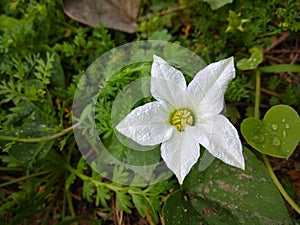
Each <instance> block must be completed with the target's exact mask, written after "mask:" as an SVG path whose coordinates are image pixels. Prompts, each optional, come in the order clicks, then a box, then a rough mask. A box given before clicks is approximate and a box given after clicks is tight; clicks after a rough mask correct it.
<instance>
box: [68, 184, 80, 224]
mask: <svg viewBox="0 0 300 225" xmlns="http://www.w3.org/2000/svg"><path fill="white" fill-rule="evenodd" d="M66 195H67V201H68V205H69V209H70V213H71V216H72V217H73V218H75V217H76V214H75V210H74V207H73V202H72V197H71V195H70V192H69V191H68V190H66ZM74 224H75V225H77V224H78V223H77V222H75V223H74Z"/></svg>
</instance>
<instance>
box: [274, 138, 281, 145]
mask: <svg viewBox="0 0 300 225" xmlns="http://www.w3.org/2000/svg"><path fill="white" fill-rule="evenodd" d="M272 145H274V146H279V145H280V140H279V138H278V137H273V139H272Z"/></svg>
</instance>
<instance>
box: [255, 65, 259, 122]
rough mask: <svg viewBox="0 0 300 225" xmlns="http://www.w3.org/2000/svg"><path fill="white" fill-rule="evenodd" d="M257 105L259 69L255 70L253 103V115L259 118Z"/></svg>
mask: <svg viewBox="0 0 300 225" xmlns="http://www.w3.org/2000/svg"><path fill="white" fill-rule="evenodd" d="M259 105H260V71H259V70H256V72H255V103H254V117H255V118H256V119H259Z"/></svg>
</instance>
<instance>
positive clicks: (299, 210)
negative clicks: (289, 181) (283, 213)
mask: <svg viewBox="0 0 300 225" xmlns="http://www.w3.org/2000/svg"><path fill="white" fill-rule="evenodd" d="M262 158H263V160H264V163H265V165H266V167H267V169H268V172H269V174H270V176H271V177H272V180H273V182H274V184H275V185H276V187H277V188H278V190H279V191H280V193H281V194H282V196H283V197H284V198H285V200H286V201H287V202H288V203H289V204H290V205H291V206H292V207H293V209H294V210H295V211H296V212H297V213H299V214H300V207H299V206H298V205H297V204H296V203H295V202H294V200H293V199H292V198H291V197H290V196H289V194H288V193H287V192H286V190H285V189H284V187H283V186H282V185H281V183H280V181H279V180H278V179H277V177H276V175H275V173H274V171H273V169H272V167H271V164H270V162H269V159H268V157H267V156H266V155H265V154H262Z"/></svg>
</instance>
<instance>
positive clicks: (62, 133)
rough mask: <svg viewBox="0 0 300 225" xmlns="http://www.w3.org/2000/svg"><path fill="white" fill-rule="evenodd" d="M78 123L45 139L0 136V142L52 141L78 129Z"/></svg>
mask: <svg viewBox="0 0 300 225" xmlns="http://www.w3.org/2000/svg"><path fill="white" fill-rule="evenodd" d="M79 125H80V123H77V124H75V125H73V126H71V127H68V128H67V129H65V130H62V131H60V132H59V133H56V134H53V135H50V136H45V137H39V138H19V137H12V136H1V135H0V140H5V141H18V142H26V143H35V142H43V141H50V140H53V139H56V138H58V137H61V136H63V135H65V134H66V133H68V132H70V131H72V130H73V129H75V128H76V127H78V126H79Z"/></svg>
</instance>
